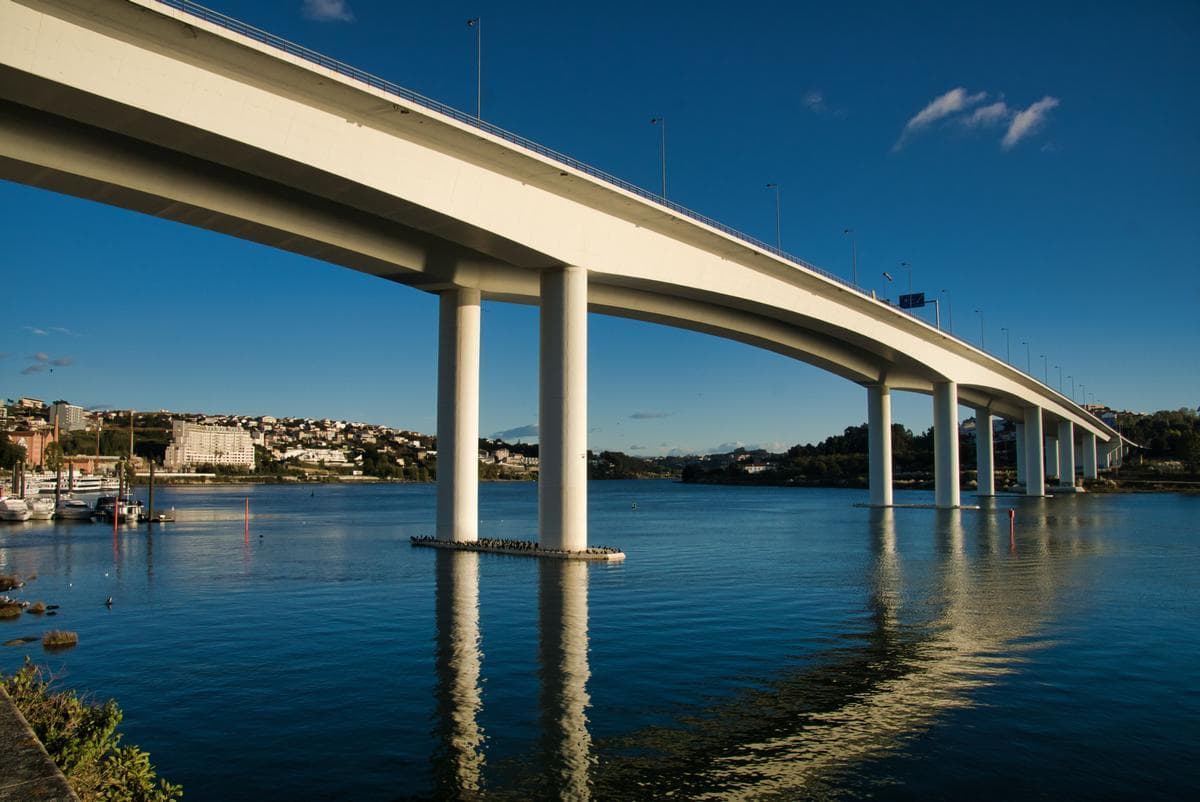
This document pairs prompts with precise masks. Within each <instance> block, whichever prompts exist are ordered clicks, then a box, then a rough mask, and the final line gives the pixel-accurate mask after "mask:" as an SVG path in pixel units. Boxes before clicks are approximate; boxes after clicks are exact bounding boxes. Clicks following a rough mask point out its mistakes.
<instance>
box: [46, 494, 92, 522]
mask: <svg viewBox="0 0 1200 802" xmlns="http://www.w3.org/2000/svg"><path fill="white" fill-rule="evenodd" d="M95 512H96V511H95V510H94V509H92V505H91V504H88V503H87V502H86V501H84V500H83V499H79V498H64V499H62V500H61V501H59V502H58V507H56V508H55V510H54V517H55V518H58V519H59V520H62V521H90V520H92V515H94V514H95Z"/></svg>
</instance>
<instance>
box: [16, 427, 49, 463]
mask: <svg viewBox="0 0 1200 802" xmlns="http://www.w3.org/2000/svg"><path fill="white" fill-rule="evenodd" d="M8 439H9V442H12V443H16V444H17V445H19V446H21V447H22V448H24V449H25V464H26V465H30V466H38V467H40V466H41V465H42V464H44V462H45V454H46V446H48V445H50V444H51V443H53V442H55V437H54V430H53V429H50V428H48V427H47V428H43V429H27V430H23V431H15V432H9V433H8Z"/></svg>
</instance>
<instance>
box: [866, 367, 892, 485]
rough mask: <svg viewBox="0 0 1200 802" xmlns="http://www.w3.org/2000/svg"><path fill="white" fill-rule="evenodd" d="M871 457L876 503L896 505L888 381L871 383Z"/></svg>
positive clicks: (868, 422) (869, 420) (869, 443)
mask: <svg viewBox="0 0 1200 802" xmlns="http://www.w3.org/2000/svg"><path fill="white" fill-rule="evenodd" d="M867 453H868V456H867V461H868V464H869V471H868V473H869V477H870V488H871V506H872V507H890V506H891V505H892V392H891V390H889V389H888V387H887V386H886V385H883V384H872V385H869V386H868V387H867Z"/></svg>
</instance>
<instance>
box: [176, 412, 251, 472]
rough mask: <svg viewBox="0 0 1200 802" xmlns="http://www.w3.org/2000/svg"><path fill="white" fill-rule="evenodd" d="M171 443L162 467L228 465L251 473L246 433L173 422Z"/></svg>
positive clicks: (236, 428)
mask: <svg viewBox="0 0 1200 802" xmlns="http://www.w3.org/2000/svg"><path fill="white" fill-rule="evenodd" d="M171 436H172V442H171V444H170V445H169V446H167V454H166V458H165V459H164V461H163V465H164V467H166V468H168V469H179V468H185V467H188V466H190V465H231V466H234V467H239V468H246V469H249V470H253V469H254V443H253V442H252V441H251V439H250V433H249V432H248V431H246V430H245V429H240V428H238V427H236V426H205V425H202V424H198V423H187V422H185V421H178V420H177V421H173V422H172V424H171Z"/></svg>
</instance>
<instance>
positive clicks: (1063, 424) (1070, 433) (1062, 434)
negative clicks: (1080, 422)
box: [1058, 420, 1075, 487]
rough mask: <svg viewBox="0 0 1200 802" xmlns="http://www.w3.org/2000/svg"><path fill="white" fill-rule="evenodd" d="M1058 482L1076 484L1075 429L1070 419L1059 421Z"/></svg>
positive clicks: (1067, 484)
mask: <svg viewBox="0 0 1200 802" xmlns="http://www.w3.org/2000/svg"><path fill="white" fill-rule="evenodd" d="M1058 484H1059V485H1060V486H1061V487H1074V486H1075V430H1074V427H1073V426H1072V425H1071V422H1070V421H1069V420H1061V421H1059V422H1058Z"/></svg>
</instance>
